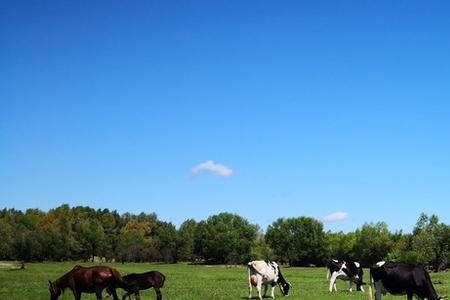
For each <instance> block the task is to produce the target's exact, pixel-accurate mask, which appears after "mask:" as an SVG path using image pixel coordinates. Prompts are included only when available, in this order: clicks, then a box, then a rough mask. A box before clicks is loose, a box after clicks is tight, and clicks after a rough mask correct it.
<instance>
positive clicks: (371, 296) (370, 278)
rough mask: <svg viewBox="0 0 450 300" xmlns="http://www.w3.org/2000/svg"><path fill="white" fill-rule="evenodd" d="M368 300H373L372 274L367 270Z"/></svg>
mask: <svg viewBox="0 0 450 300" xmlns="http://www.w3.org/2000/svg"><path fill="white" fill-rule="evenodd" d="M369 300H374V299H373V291H372V272H370V270H369Z"/></svg>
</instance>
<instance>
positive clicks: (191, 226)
mask: <svg viewBox="0 0 450 300" xmlns="http://www.w3.org/2000/svg"><path fill="white" fill-rule="evenodd" d="M196 228H197V222H196V221H195V220H193V219H189V220H186V221H184V222H183V224H181V226H180V229H179V230H178V246H177V252H178V254H177V256H178V259H179V260H180V261H195V259H196V256H195V254H194V235H195V230H196Z"/></svg>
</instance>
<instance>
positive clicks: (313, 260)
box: [0, 204, 450, 271]
mask: <svg viewBox="0 0 450 300" xmlns="http://www.w3.org/2000/svg"><path fill="white" fill-rule="evenodd" d="M330 258H336V259H347V260H355V261H360V262H361V263H362V264H363V265H365V266H367V265H369V264H371V263H373V262H375V261H379V260H382V259H384V260H389V261H394V262H407V263H416V264H422V265H425V266H427V267H429V268H430V269H431V270H434V271H438V270H441V269H445V268H447V267H448V266H449V264H450V226H449V225H448V224H445V223H442V222H440V221H439V218H438V216H436V215H431V216H428V215H426V214H421V215H420V216H419V217H418V220H417V223H416V225H415V227H414V229H413V231H412V232H411V233H403V232H402V231H395V232H391V231H390V230H389V228H388V225H387V224H386V223H384V222H377V223H366V224H363V225H362V226H361V227H360V228H357V229H356V230H355V231H353V232H347V233H344V232H338V233H336V232H330V231H324V227H323V224H322V223H321V222H320V221H319V220H316V219H314V218H311V217H303V216H301V217H297V218H279V219H277V220H275V221H274V222H273V223H272V224H271V225H269V226H268V227H267V228H266V229H264V230H263V229H262V228H260V227H259V226H258V225H257V224H251V223H250V222H248V221H247V220H246V219H245V218H243V217H241V216H239V215H236V214H231V213H220V214H217V215H213V216H210V217H208V218H207V219H206V220H201V221H196V220H193V219H188V220H186V221H184V222H183V223H182V224H181V225H180V226H179V228H177V227H176V226H175V225H174V224H172V223H170V222H166V221H162V220H159V219H158V217H157V215H156V214H155V213H140V214H131V213H124V214H119V213H117V211H114V210H112V211H111V210H109V209H93V208H90V207H83V206H77V207H70V206H69V205H66V204H65V205H61V206H59V207H57V208H55V209H51V210H49V211H48V212H44V211H41V210H38V209H27V210H26V211H24V212H23V211H20V210H16V209H6V208H5V209H3V210H1V211H0V260H18V261H23V262H40V261H70V260H81V261H94V260H104V261H108V262H112V261H115V262H164V263H176V262H191V263H198V264H242V263H245V262H247V261H249V260H251V259H271V260H277V261H279V262H281V263H285V264H289V265H291V266H323V265H324V264H326V262H327V260H329V259H330Z"/></svg>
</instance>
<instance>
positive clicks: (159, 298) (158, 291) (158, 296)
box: [155, 287, 162, 300]
mask: <svg viewBox="0 0 450 300" xmlns="http://www.w3.org/2000/svg"><path fill="white" fill-rule="evenodd" d="M155 292H156V300H162V295H161V291H160V290H159V288H157V287H155Z"/></svg>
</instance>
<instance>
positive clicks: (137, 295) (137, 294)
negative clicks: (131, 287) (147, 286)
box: [134, 291, 141, 300]
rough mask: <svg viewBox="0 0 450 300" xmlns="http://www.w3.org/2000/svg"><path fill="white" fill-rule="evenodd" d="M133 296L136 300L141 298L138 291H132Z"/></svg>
mask: <svg viewBox="0 0 450 300" xmlns="http://www.w3.org/2000/svg"><path fill="white" fill-rule="evenodd" d="M134 297H135V298H136V300H141V295H140V294H139V291H137V292H136V293H134Z"/></svg>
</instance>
